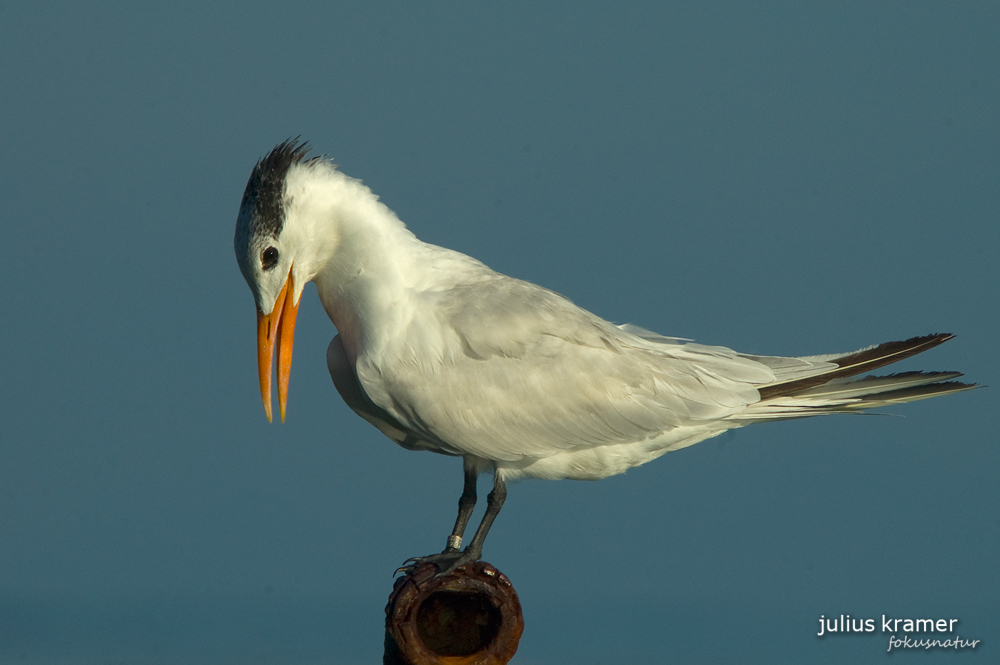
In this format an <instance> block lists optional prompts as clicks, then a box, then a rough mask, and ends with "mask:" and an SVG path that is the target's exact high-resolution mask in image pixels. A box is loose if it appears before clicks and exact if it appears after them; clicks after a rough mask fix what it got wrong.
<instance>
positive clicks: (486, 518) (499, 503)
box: [465, 473, 507, 561]
mask: <svg viewBox="0 0 1000 665" xmlns="http://www.w3.org/2000/svg"><path fill="white" fill-rule="evenodd" d="M506 499H507V486H506V485H505V484H504V482H503V479H501V478H500V474H498V473H494V474H493V491H492V492H490V495H489V496H488V497H486V514H485V515H483V521H482V522H480V523H479V528H478V529H476V535H474V536H473V537H472V541H471V542H470V543H469V546H468V547H466V548H465V553H466V554H469V555H472V557H473V558H472V559H471V560H472V561H478V560H479V558H480V557H481V556H482V555H483V543H485V542H486V534H488V533H489V532H490V527H492V526H493V520H495V519H496V518H497V515H499V514H500V509H501V508H503V502H504V501H505V500H506Z"/></svg>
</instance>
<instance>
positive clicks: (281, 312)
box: [257, 271, 299, 422]
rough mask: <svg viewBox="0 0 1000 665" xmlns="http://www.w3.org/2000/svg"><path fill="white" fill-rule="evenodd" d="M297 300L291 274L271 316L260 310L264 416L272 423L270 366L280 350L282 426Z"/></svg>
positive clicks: (259, 366)
mask: <svg viewBox="0 0 1000 665" xmlns="http://www.w3.org/2000/svg"><path fill="white" fill-rule="evenodd" d="M294 299H295V284H294V281H293V280H292V273H291V271H289V273H288V279H287V280H285V285H284V286H283V287H281V293H279V294H278V299H277V300H276V301H275V303H274V309H272V310H271V313H270V314H263V313H262V312H261V311H260V309H258V310H257V371H258V372H259V373H260V396H261V399H263V400H264V413H266V414H267V420H268V422H270V421H271V364H272V361H273V359H274V347H275V345H276V344H277V347H278V408H279V409H280V411H281V422H285V404H286V403H287V402H288V374H289V372H290V371H291V369H292V341H293V340H294V338H295V315H296V314H298V312H299V306H298V305H297V304H295V303H294V302H292V301H293V300H294Z"/></svg>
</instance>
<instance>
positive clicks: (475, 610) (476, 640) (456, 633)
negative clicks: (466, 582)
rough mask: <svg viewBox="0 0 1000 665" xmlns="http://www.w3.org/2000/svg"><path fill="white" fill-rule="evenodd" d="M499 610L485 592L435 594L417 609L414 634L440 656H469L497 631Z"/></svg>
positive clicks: (443, 592)
mask: <svg viewBox="0 0 1000 665" xmlns="http://www.w3.org/2000/svg"><path fill="white" fill-rule="evenodd" d="M502 620H503V618H502V616H501V614H500V610H499V609H498V608H497V607H495V606H494V605H493V603H492V602H491V601H490V597H489V596H488V595H486V594H484V593H475V592H469V591H436V592H434V593H432V594H431V595H430V596H428V597H427V599H426V600H425V601H424V602H423V603H421V605H420V609H419V610H417V621H416V627H417V634H419V635H420V639H421V640H422V641H423V643H424V645H425V646H426V647H427V648H428V649H430V650H431V651H433V652H434V653H436V654H439V655H441V656H471V655H472V654H474V653H478V652H480V651H483V650H484V649H486V648H487V647H488V646H489V645H490V644H491V643H492V642H493V641H494V640H495V639H496V637H497V634H498V633H499V632H500V625H501V622H502Z"/></svg>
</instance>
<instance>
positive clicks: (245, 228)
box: [234, 139, 977, 575]
mask: <svg viewBox="0 0 1000 665" xmlns="http://www.w3.org/2000/svg"><path fill="white" fill-rule="evenodd" d="M309 151H310V147H309V146H308V144H306V143H304V142H300V141H299V140H298V139H290V140H288V141H285V142H283V143H281V144H279V145H278V146H277V147H275V148H274V149H273V150H271V152H270V153H268V154H267V155H266V156H265V157H264V158H262V159H261V160H260V161H258V162H257V164H256V165H255V166H254V168H253V171H252V173H251V175H250V179H249V181H248V182H247V186H246V190H245V191H244V193H243V200H242V203H241V205H240V210H239V215H238V217H237V222H236V236H235V241H234V244H235V249H236V259H237V262H238V263H239V267H240V271H241V272H242V273H243V277H244V278H245V279H246V281H247V284H248V285H249V286H250V290H251V291H252V292H253V297H254V301H255V302H256V305H257V363H258V372H259V379H260V389H261V397H262V399H263V402H264V410H265V412H266V414H267V418H268V420H271V375H272V365H273V362H274V355H275V349H277V379H278V381H277V382H278V405H279V409H280V412H281V419H282V421H284V419H285V410H286V403H287V398H288V377H289V372H290V368H291V362H292V344H293V338H294V332H295V317H296V313H297V312H298V307H299V301H300V299H301V296H302V290H303V287H304V286H305V285H306V283H307V282H313V283H315V284H316V290H317V293H318V295H319V299H320V302H321V303H322V305H323V308H324V309H325V310H326V313H327V314H328V315H329V317H330V320H331V321H332V322H333V325H334V326H335V327H336V329H337V333H338V334H337V335H336V336H335V337H334V338H333V341H332V342H331V343H330V346H329V348H328V350H327V365H328V367H329V370H330V375H331V377H332V378H333V384H334V386H335V387H336V389H337V391H338V392H339V393H340V396H341V397H342V398H343V399H344V401H345V402H346V403H347V405H348V406H349V407H350V408H351V409H353V410H354V411H355V412H356V413H357V414H358V415H359V416H361V417H362V418H364V419H365V420H367V421H368V422H369V423H371V424H372V425H374V426H375V427H377V428H378V429H379V430H380V431H381V432H382V433H383V434H385V435H386V436H387V437H389V439H391V440H392V441H394V442H395V443H397V444H399V445H400V446H402V447H404V448H407V449H409V450H429V451H432V452H436V453H440V454H444V455H453V456H458V457H461V458H462V460H463V469H464V485H463V491H462V494H461V498H460V499H459V503H458V518H457V520H456V521H455V526H454V528H453V529H452V532H451V535H450V536H448V538H447V546H446V547H445V549H444V551H442V552H441V553H439V554H432V555H430V556H425V557H414V558H412V559H409V560H408V561H407V564H408V565H404V568H403V569H407V568H412V567H413V566H415V565H417V564H420V563H424V562H430V563H433V564H435V565H436V566H437V567H438V569H439V571H440V572H439V574H442V575H443V574H446V573H448V572H450V571H452V570H454V569H456V568H457V567H459V566H461V565H463V564H465V563H468V562H471V561H475V560H478V559H479V558H480V557H481V556H482V548H483V542H484V541H485V539H486V535H487V533H488V532H489V530H490V527H491V525H492V524H493V521H494V520H495V519H496V517H497V514H498V513H499V512H500V508H501V507H502V505H503V503H504V499H505V497H506V494H507V490H506V486H507V483H508V482H510V481H513V480H518V479H522V478H544V479H558V478H571V479H581V480H595V479H600V478H605V477H607V476H611V475H614V474H619V473H622V472H624V471H626V470H628V469H630V468H632V467H635V466H638V465H640V464H645V463H646V462H649V461H650V460H653V459H656V458H657V457H660V456H661V455H663V454H664V453H668V452H671V451H674V450H678V449H680V448H684V447H687V446H690V445H693V444H695V443H698V442H699V441H704V440H705V439H708V438H710V437H713V436H717V435H719V434H722V433H723V432H726V431H728V430H731V429H734V428H737V427H743V426H745V425H750V424H753V423H757V422H763V421H771V420H785V419H789V418H803V417H808V416H817V415H825V414H836V413H856V412H860V411H862V410H865V409H870V408H874V407H881V406H886V405H892V404H900V403H903V402H911V401H914V400H919V399H924V398H927V397H934V396H937V395H945V394H948V393H955V392H959V391H963V390H969V389H971V388H975V387H977V386H975V385H974V384H966V383H960V382H957V381H954V379H955V378H957V377H959V376H961V373H959V372H905V373H901V374H891V375H888V376H870V375H869V376H864V377H861V378H858V377H859V375H861V374H863V373H865V372H868V371H870V370H874V369H876V368H879V367H882V366H884V365H888V364H889V363H894V362H896V361H898V360H902V359H904V358H907V357H909V356H912V355H915V354H917V353H921V352H923V351H926V350H927V349H930V348H931V347H934V346H936V345H938V344H941V343H942V342H945V341H947V340H949V339H951V337H952V335H951V334H946V333H938V334H931V335H926V336H922V337H913V338H911V339H907V340H905V341H897V342H887V343H884V344H879V345H875V346H870V347H867V348H864V349H860V350H858V351H854V352H851V353H835V354H827V355H816V356H806V357H788V358H786V357H776V356H761V355H753V354H747V353H738V352H736V351H733V350H731V349H728V348H725V347H721V346H706V345H702V344H695V343H693V342H690V341H688V340H683V339H677V338H671V337H665V336H662V335H658V334H656V333H652V332H650V331H647V330H645V329H642V328H638V327H635V326H632V325H628V324H626V325H615V324H613V323H610V322H608V321H605V320H604V319H602V318H600V317H598V316H596V315H594V314H591V313H590V312H588V311H586V310H584V309H582V308H580V307H577V306H576V305H574V304H573V303H572V302H571V301H569V300H568V299H566V298H565V297H563V296H561V295H559V294H558V293H555V292H553V291H550V290H548V289H545V288H542V287H540V286H536V285H535V284H532V283H530V282H526V281H522V280H519V279H515V278H512V277H508V276H506V275H502V274H500V273H497V272H495V271H493V270H491V269H490V268H488V267H487V266H485V265H484V264H482V263H480V262H479V261H477V260H475V259H473V258H471V257H469V256H466V255H464V254H461V253H459V252H456V251H452V250H449V249H445V248H442V247H438V246H435V245H430V244H427V243H424V242H421V241H420V240H418V239H417V237H416V236H415V235H414V234H413V233H412V232H411V231H409V230H408V229H407V228H406V226H405V225H404V224H403V223H402V222H401V221H400V220H399V218H398V217H397V216H396V215H395V213H393V212H392V211H391V210H390V209H389V208H388V207H386V206H385V205H384V204H383V203H381V202H379V200H378V197H377V196H375V195H374V194H373V193H372V192H371V190H369V189H368V187H366V186H365V185H363V184H362V183H361V181H359V180H355V179H353V178H350V177H348V176H346V175H345V174H344V173H342V172H341V171H339V170H338V169H337V168H336V166H335V165H334V164H333V163H332V162H331V161H330V160H329V159H327V158H325V157H309V154H308V153H309ZM488 472H491V473H492V474H493V490H492V491H491V492H490V494H489V496H488V499H487V508H486V512H485V514H484V516H483V518H482V521H481V523H480V524H479V527H478V529H477V530H476V533H475V535H474V536H473V537H472V539H471V540H470V541H469V542H468V545H467V546H466V547H465V548H464V549H463V548H462V544H463V540H462V539H463V536H464V533H465V529H466V526H467V524H468V522H469V519H470V517H471V515H472V512H473V509H474V506H475V503H476V479H477V477H478V475H479V474H480V473H488Z"/></svg>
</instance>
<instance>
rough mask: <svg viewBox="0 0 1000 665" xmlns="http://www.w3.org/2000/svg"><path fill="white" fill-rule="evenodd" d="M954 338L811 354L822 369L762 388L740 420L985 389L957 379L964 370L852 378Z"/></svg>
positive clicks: (928, 337) (851, 408) (801, 414)
mask: <svg viewBox="0 0 1000 665" xmlns="http://www.w3.org/2000/svg"><path fill="white" fill-rule="evenodd" d="M952 337H954V335H951V334H948V333H938V334H934V335H926V336H924V337H913V338H911V339H908V340H904V341H900V342H886V343H885V344H879V345H877V346H871V347H868V348H865V349H861V350H859V351H854V352H853V353H847V354H838V355H829V356H807V357H804V358H802V360H807V361H810V362H813V363H815V364H816V367H817V371H816V372H815V373H814V374H810V375H809V376H806V377H801V373H799V374H798V375H796V376H795V378H794V379H791V380H785V381H779V382H776V383H773V384H770V385H766V386H761V387H759V388H758V392H760V401H759V402H757V403H756V404H753V405H751V406H749V407H748V408H747V409H746V410H745V411H743V412H741V413H740V414H738V415H736V416H734V418H736V419H739V420H784V419H787V418H803V417H807V416H816V415H825V414H833V413H851V412H854V413H857V412H860V411H863V410H865V409H872V408H876V407H881V406H888V405H893V404H903V403H905V402H913V401H916V400H920V399H927V398H928V397H936V396H938V395H947V394H949V393H957V392H961V391H964V390H972V389H973V388H979V387H980V386H977V385H975V384H970V383H961V382H959V381H954V380H953V379H956V378H958V377H960V376H962V374H961V372H903V373H899V374H890V375H888V376H865V377H861V378H851V377H854V376H856V375H858V374H861V373H863V372H867V371H869V370H872V369H876V368H878V367H882V366H884V365H888V364H890V363H894V362H896V361H898V360H903V359H904V358H909V357H910V356H913V355H916V354H918V353H921V352H922V351H926V350H927V349H930V348H933V347H935V346H937V345H938V344H941V343H943V342H946V341H948V340H949V339H951V338H952Z"/></svg>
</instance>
